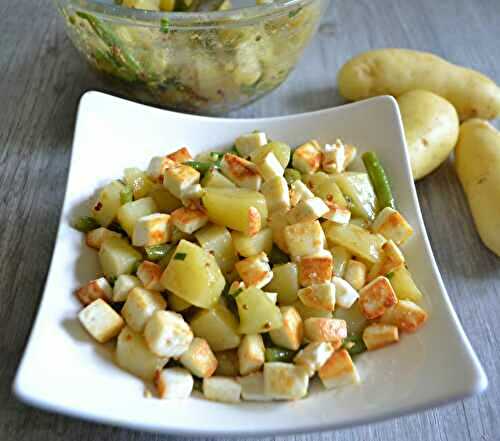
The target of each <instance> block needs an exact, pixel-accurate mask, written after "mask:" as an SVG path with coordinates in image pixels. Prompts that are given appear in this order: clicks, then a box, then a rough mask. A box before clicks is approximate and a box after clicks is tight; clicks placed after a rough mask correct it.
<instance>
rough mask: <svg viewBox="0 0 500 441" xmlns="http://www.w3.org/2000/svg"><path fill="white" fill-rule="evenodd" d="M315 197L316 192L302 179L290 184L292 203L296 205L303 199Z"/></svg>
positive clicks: (293, 205)
mask: <svg viewBox="0 0 500 441" xmlns="http://www.w3.org/2000/svg"><path fill="white" fill-rule="evenodd" d="M312 198H314V193H313V192H312V191H311V190H309V188H307V185H305V184H304V183H303V182H302V181H295V182H293V183H292V185H290V203H291V205H292V207H295V206H296V205H297V204H298V203H299V202H301V201H307V200H308V199H312Z"/></svg>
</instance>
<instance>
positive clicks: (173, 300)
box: [167, 293, 191, 312]
mask: <svg viewBox="0 0 500 441" xmlns="http://www.w3.org/2000/svg"><path fill="white" fill-rule="evenodd" d="M167 304H168V307H169V309H171V310H172V311H175V312H181V311H185V310H186V309H188V308H190V307H191V303H188V302H186V301H185V300H183V299H181V298H180V297H178V296H176V295H175V294H172V293H170V294H168V295H167Z"/></svg>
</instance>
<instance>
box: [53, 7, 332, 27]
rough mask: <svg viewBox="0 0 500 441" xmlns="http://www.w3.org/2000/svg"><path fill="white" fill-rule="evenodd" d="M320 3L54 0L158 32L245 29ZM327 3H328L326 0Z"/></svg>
mask: <svg viewBox="0 0 500 441" xmlns="http://www.w3.org/2000/svg"><path fill="white" fill-rule="evenodd" d="M321 1H322V0H275V1H274V2H273V3H271V4H262V5H255V6H248V7H244V8H238V9H230V10H227V11H207V12H163V11H148V10H144V9H133V8H126V7H123V6H121V5H116V4H114V3H104V2H102V0H101V1H100V0H55V2H56V3H57V5H58V6H59V7H64V8H66V7H68V6H69V7H70V8H71V9H76V10H80V11H85V12H91V13H93V14H95V15H96V16H98V17H100V18H102V19H105V20H108V21H113V22H116V23H121V24H125V25H129V26H141V27H149V28H155V29H160V28H161V27H162V25H163V24H166V26H167V28H168V30H176V29H183V30H187V29H190V28H193V29H199V28H207V29H208V28H221V27H239V26H248V25H252V24H255V23H258V22H260V21H262V20H263V19H264V20H265V19H269V18H276V17H280V16H283V15H286V14H288V15H289V16H290V17H293V15H292V14H294V11H300V9H301V8H303V7H305V6H307V5H309V4H310V3H315V2H321ZM325 3H328V0H326V1H325Z"/></svg>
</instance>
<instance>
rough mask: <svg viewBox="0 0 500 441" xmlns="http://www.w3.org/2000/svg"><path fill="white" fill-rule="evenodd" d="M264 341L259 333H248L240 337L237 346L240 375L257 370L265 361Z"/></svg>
mask: <svg viewBox="0 0 500 441" xmlns="http://www.w3.org/2000/svg"><path fill="white" fill-rule="evenodd" d="M265 349H266V348H265V347H264V341H263V340H262V337H261V335H260V334H248V335H245V336H244V337H243V338H242V339H241V343H240V346H239V347H238V361H239V368H240V374H241V375H248V374H251V373H252V372H255V371H258V370H259V369H260V368H261V367H262V366H263V365H264V361H265V357H264V353H265Z"/></svg>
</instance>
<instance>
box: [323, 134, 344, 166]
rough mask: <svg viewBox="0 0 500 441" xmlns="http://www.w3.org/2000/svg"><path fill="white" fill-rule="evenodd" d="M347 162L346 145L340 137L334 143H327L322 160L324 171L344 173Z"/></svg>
mask: <svg viewBox="0 0 500 441" xmlns="http://www.w3.org/2000/svg"><path fill="white" fill-rule="evenodd" d="M345 163H346V157H345V147H344V144H343V142H342V141H341V140H340V139H338V140H337V142H336V143H335V144H333V145H330V144H326V145H325V147H324V149H323V160H322V162H321V167H322V168H323V170H324V171H326V172H327V173H342V172H343V171H344V170H345Z"/></svg>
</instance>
